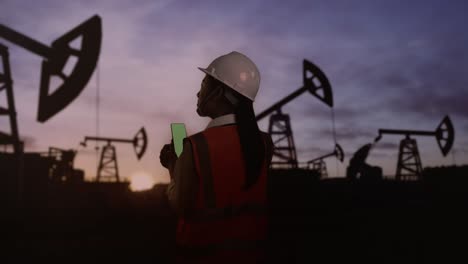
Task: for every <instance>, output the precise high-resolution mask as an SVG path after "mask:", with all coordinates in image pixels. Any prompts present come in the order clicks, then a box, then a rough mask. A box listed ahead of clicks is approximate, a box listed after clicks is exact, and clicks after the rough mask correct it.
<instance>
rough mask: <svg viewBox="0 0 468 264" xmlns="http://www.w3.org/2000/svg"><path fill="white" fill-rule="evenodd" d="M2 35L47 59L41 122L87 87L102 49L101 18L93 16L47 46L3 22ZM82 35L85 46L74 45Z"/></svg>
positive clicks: (54, 113)
mask: <svg viewBox="0 0 468 264" xmlns="http://www.w3.org/2000/svg"><path fill="white" fill-rule="evenodd" d="M0 38H3V39H6V40H8V41H10V42H12V43H14V44H16V45H18V46H21V47H23V48H25V49H27V50H29V51H31V52H33V53H35V54H37V55H39V56H42V57H43V58H44V61H43V62H42V74H41V83H40V91H39V108H38V113H37V120H38V121H39V122H41V123H43V122H46V121H47V120H48V119H50V118H51V117H53V116H54V115H56V114H57V113H59V112H60V111H62V110H63V109H64V108H65V107H67V106H68V105H69V104H70V103H71V102H72V101H73V100H74V99H75V98H76V97H78V95H79V94H80V93H81V91H82V90H83V89H84V88H85V87H86V84H87V83H88V81H89V80H90V78H91V76H92V74H93V72H94V69H95V68H96V65H97V62H98V59H99V54H100V50H101V41H102V29H101V18H100V17H99V16H97V15H95V16H93V17H91V18H90V19H88V20H87V21H85V22H84V23H82V24H81V25H79V26H77V27H76V28H74V29H73V30H71V31H70V32H68V33H66V34H65V35H63V36H62V37H60V38H58V39H56V40H55V41H54V42H52V44H51V46H46V45H44V44H42V43H40V42H38V41H36V40H34V39H32V38H29V37H28V36H26V35H23V34H21V33H19V32H16V31H14V30H13V29H10V28H8V27H6V26H4V25H2V24H0ZM80 38H81V48H80V49H77V48H75V47H72V46H71V44H72V42H74V41H77V40H79V39H80ZM72 56H74V57H76V59H77V61H76V64H75V67H74V69H73V70H72V71H71V73H70V74H69V75H66V74H65V73H64V70H65V66H66V64H67V62H68V61H69V59H70V58H71V57H72ZM52 76H57V77H59V78H60V79H61V80H62V81H63V83H62V85H61V86H59V87H58V88H56V89H55V91H53V92H52V93H49V91H50V88H51V87H50V80H51V77H52Z"/></svg>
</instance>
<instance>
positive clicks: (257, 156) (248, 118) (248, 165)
mask: <svg viewBox="0 0 468 264" xmlns="http://www.w3.org/2000/svg"><path fill="white" fill-rule="evenodd" d="M237 98H238V99H239V101H238V104H237V105H236V109H235V112H234V114H235V117H236V123H237V127H238V130H237V131H238V134H239V138H240V144H241V149H242V156H243V157H244V161H245V163H244V164H245V170H246V171H245V172H246V179H245V185H244V189H245V190H247V189H249V188H250V187H251V186H253V185H254V184H255V183H256V182H257V180H258V177H259V176H260V173H261V169H262V163H263V160H264V157H265V145H264V143H263V138H262V135H261V132H260V129H259V128H258V124H257V120H256V118H255V113H254V110H253V103H252V101H250V100H249V99H247V98H245V97H244V96H241V95H239V96H237Z"/></svg>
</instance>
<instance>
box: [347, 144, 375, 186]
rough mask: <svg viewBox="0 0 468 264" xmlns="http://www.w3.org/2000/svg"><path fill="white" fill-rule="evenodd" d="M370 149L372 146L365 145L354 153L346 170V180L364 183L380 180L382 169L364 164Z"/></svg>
mask: <svg viewBox="0 0 468 264" xmlns="http://www.w3.org/2000/svg"><path fill="white" fill-rule="evenodd" d="M371 148H372V144H366V145H364V146H362V147H361V148H359V149H358V150H357V151H356V152H355V153H354V155H353V157H352V158H351V160H350V161H349V166H348V167H347V168H346V177H347V178H348V179H350V180H356V179H361V180H365V181H369V180H381V179H382V168H380V167H377V166H371V165H369V164H367V163H366V159H367V156H369V151H370V150H371Z"/></svg>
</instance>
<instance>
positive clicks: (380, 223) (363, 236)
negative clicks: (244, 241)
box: [0, 172, 468, 263]
mask: <svg viewBox="0 0 468 264" xmlns="http://www.w3.org/2000/svg"><path fill="white" fill-rule="evenodd" d="M466 176H468V175H466ZM447 177H449V176H447ZM447 177H439V176H437V177H435V176H434V177H432V178H430V177H427V178H426V180H424V181H422V182H412V183H410V182H406V183H403V182H395V181H375V182H362V181H361V182H360V181H355V182H351V181H347V180H345V179H329V180H322V181H318V180H314V178H312V177H308V176H306V175H302V176H301V175H300V173H299V174H297V173H294V172H287V173H284V175H274V176H272V177H271V181H270V187H269V188H270V223H271V235H270V240H269V242H270V245H269V248H270V250H269V252H270V255H271V256H272V259H273V260H275V262H276V263H314V262H315V263H316V262H318V261H319V260H321V262H325V263H330V262H338V261H340V262H342V261H346V262H349V263H351V262H352V263H355V262H362V261H365V262H371V261H372V262H374V263H397V262H415V263H424V262H428V261H431V262H434V261H437V262H439V261H440V262H443V263H452V262H454V260H457V263H463V262H464V261H463V260H462V259H461V258H464V259H468V258H467V257H466V256H464V255H465V254H464V252H465V251H466V245H467V242H466V241H467V238H468V236H467V235H468V232H467V230H468V228H466V226H467V223H468V222H467V221H466V220H467V217H466V216H465V215H466V213H465V212H466V211H467V208H468V206H467V201H468V192H467V190H466V187H467V186H468V181H467V180H465V179H464V178H466V177H452V178H449V179H448V178H447ZM441 179H444V180H441ZM127 187H128V186H127V185H125V184H120V185H119V184H96V183H81V184H74V185H63V184H48V185H47V186H46V187H45V189H43V190H41V191H38V192H36V193H35V194H34V196H32V197H31V196H29V197H26V198H25V199H24V205H25V206H24V207H23V208H22V209H18V208H16V209H14V207H12V206H8V204H5V206H4V208H5V209H4V210H3V212H4V213H3V214H2V217H1V220H0V224H1V227H2V229H1V230H2V232H1V233H2V234H1V237H2V239H1V240H2V242H3V244H4V246H2V248H1V250H0V252H2V253H0V257H1V259H2V260H1V261H0V263H37V262H38V261H40V262H41V263H51V262H54V263H55V262H57V263H58V262H60V263H97V262H99V261H102V262H103V263H113V262H114V263H150V262H151V263H167V262H168V260H169V258H170V257H171V256H172V255H173V253H174V232H175V219H176V218H175V216H174V215H173V214H172V213H171V211H170V210H169V207H168V204H167V201H166V199H165V196H164V191H165V187H166V186H165V185H156V186H155V187H154V188H153V189H152V190H149V191H145V192H139V193H132V192H130V191H128V188H127ZM460 260H462V261H460ZM465 263H466V262H465Z"/></svg>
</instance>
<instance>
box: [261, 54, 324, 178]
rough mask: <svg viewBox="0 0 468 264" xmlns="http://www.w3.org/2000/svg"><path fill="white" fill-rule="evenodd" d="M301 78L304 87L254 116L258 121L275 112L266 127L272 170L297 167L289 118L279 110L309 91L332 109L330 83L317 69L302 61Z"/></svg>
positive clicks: (311, 64) (306, 61)
mask: <svg viewBox="0 0 468 264" xmlns="http://www.w3.org/2000/svg"><path fill="white" fill-rule="evenodd" d="M302 77H303V83H304V85H303V86H302V87H301V88H299V89H297V90H296V91H295V92H293V93H291V94H290V95H288V96H286V97H285V98H283V99H282V100H280V101H278V102H277V103H275V104H274V105H272V106H271V107H269V108H267V109H266V110H264V111H263V112H261V113H260V114H258V115H257V116H256V120H257V121H260V120H261V119H263V118H264V117H266V116H268V115H270V114H271V113H273V112H275V113H274V114H272V115H271V116H270V121H269V122H270V124H269V126H268V133H269V134H270V135H271V137H272V140H273V144H274V147H273V157H275V158H276V160H272V162H271V165H272V167H273V168H291V169H295V168H297V166H298V161H297V154H296V146H295V144H294V138H293V133H292V128H291V123H290V118H289V115H288V114H285V113H283V112H282V110H281V108H282V107H283V106H284V105H286V104H287V103H289V102H291V101H292V100H294V99H295V98H297V97H298V96H300V95H301V94H303V93H304V92H306V91H309V92H310V93H311V94H312V95H313V96H315V97H316V98H317V99H319V100H320V101H322V102H323V103H325V104H326V105H328V106H329V107H333V93H332V89H331V85H330V82H329V81H328V78H327V76H326V75H325V74H324V73H323V72H322V70H320V68H319V67H317V66H316V65H314V64H313V63H311V62H309V61H308V60H304V61H303V70H302Z"/></svg>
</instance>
